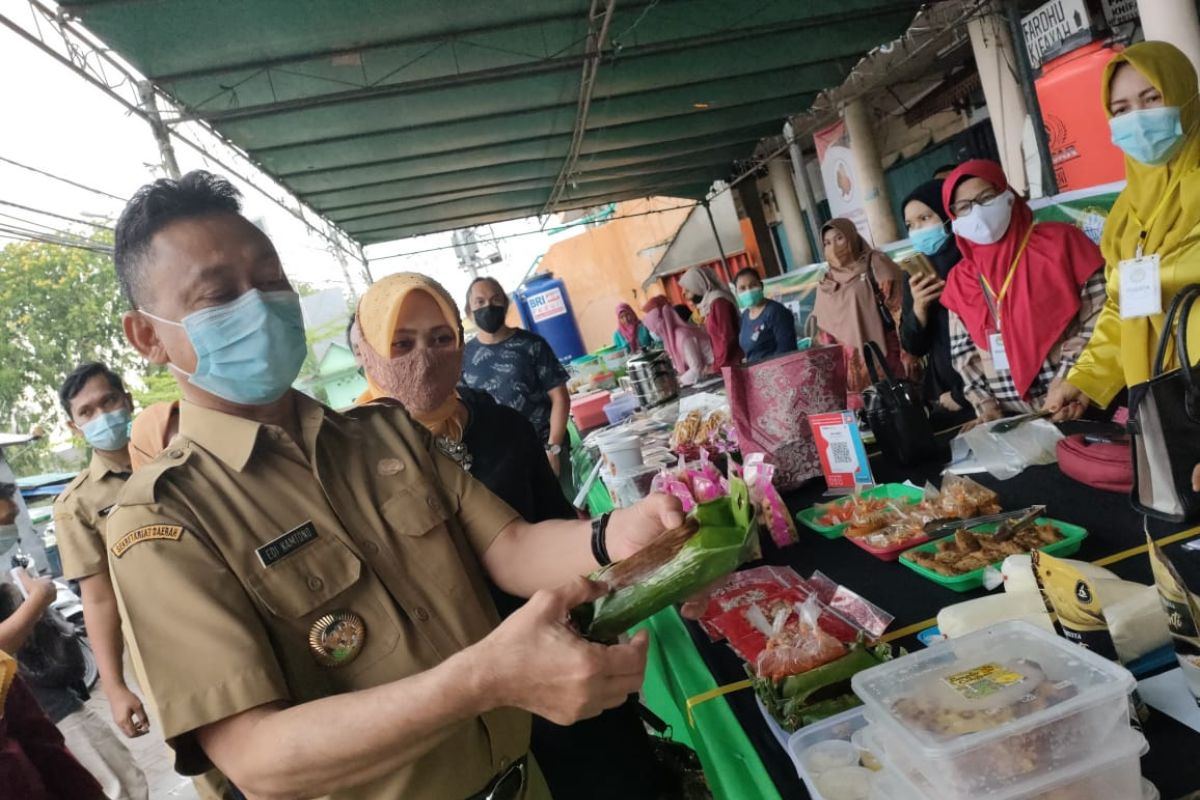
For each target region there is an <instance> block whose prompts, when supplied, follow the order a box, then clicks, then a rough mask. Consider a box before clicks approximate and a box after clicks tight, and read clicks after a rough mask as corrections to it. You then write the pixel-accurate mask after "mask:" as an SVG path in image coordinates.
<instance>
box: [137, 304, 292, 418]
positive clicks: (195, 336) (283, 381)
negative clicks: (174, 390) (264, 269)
mask: <svg viewBox="0 0 1200 800" xmlns="http://www.w3.org/2000/svg"><path fill="white" fill-rule="evenodd" d="M142 313H143V314H145V315H146V316H148V317H150V318H151V319H155V320H158V321H159V322H165V323H166V324H168V325H178V326H179V327H181V328H183V329H184V330H185V331H187V335H188V340H189V341H190V342H191V343H192V348H193V349H194V350H195V351H196V369H195V370H194V371H193V372H190V373H188V372H184V371H183V370H181V369H179V368H178V367H175V366H174V365H172V367H173V368H174V369H176V370H177V371H179V372H180V373H182V374H183V375H186V376H187V379H188V383H190V384H191V385H193V386H195V387H196V388H198V389H203V390H204V391H206V392H208V393H209V394H212V395H216V396H217V397H220V398H221V399H223V400H227V401H229V402H230V403H237V404H238V405H243V406H261V405H266V404H267V403H273V402H275V401H276V400H278V399H279V398H280V397H283V395H284V394H285V393H286V392H287V390H288V389H289V388H290V387H291V385H292V382H293V381H295V380H296V376H297V375H299V374H300V367H301V366H302V365H303V364H304V358H305V356H306V355H307V354H308V345H307V343H306V341H305V339H304V316H303V314H301V312H300V297H299V295H297V294H296V293H295V292H292V291H281V292H260V291H259V290H258V289H251V290H250V291H248V292H246V293H245V294H243V295H242V296H241V297H239V298H238V299H236V300H234V301H233V302H231V303H226V304H225V305H222V306H213V307H212V308H205V309H202V310H200V311H197V312H195V313H192V314H188V315H187V316H186V317H184V318H183V320H182V321H181V322H175V321H173V320H169V319H163V318H161V317H156V316H154V315H153V314H150V313H147V312H145V311H143V312H142Z"/></svg>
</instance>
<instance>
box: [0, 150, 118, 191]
mask: <svg viewBox="0 0 1200 800" xmlns="http://www.w3.org/2000/svg"><path fill="white" fill-rule="evenodd" d="M0 161H3V162H4V163H6V164H12V165H13V166H14V167H20V168H21V169H24V170H29V171H30V172H36V173H37V174H38V175H44V176H45V177H47V178H52V179H53V180H56V181H61V182H62V183H65V184H68V185H70V186H74V187H75V188H76V189H83V190H84V191H87V192H92V193H93V194H98V195H101V196H102V197H108V198H111V199H113V200H116V201H118V202H121V203H124V202H125V201H126V200H127V199H128V198H125V197H118V196H117V195H115V194H112V193H111V192H106V191H104V190H103V189H96V188H94V187H91V186H85V185H84V184H82V183H79V182H77V181H73V180H71V179H70V178H64V177H62V176H61V175H55V174H54V173H53V172H47V171H46V170H44V169H38V168H37V167H31V166H29V165H28V164H22V163H21V162H20V161H13V160H12V159H11V158H5V157H4V156H0Z"/></svg>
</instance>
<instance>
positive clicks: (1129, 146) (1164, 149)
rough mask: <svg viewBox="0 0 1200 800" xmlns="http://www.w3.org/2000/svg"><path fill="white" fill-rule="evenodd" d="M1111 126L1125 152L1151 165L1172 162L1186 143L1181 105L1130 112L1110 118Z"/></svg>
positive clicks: (1113, 138)
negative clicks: (1180, 113)
mask: <svg viewBox="0 0 1200 800" xmlns="http://www.w3.org/2000/svg"><path fill="white" fill-rule="evenodd" d="M1108 127H1109V131H1110V132H1111V133H1112V143H1113V144H1115V145H1116V146H1117V147H1119V148H1121V149H1122V150H1124V151H1125V155H1127V156H1129V157H1130V158H1132V159H1134V160H1135V161H1140V162H1142V163H1143V164H1147V165H1149V166H1152V167H1153V166H1159V165H1161V164H1165V163H1167V162H1168V161H1170V160H1171V158H1172V156H1174V155H1175V153H1176V151H1177V150H1178V149H1179V145H1180V144H1181V143H1182V142H1183V124H1182V123H1181V122H1180V120H1179V106H1161V107H1159V108H1144V109H1142V110H1140V111H1128V112H1126V113H1124V114H1121V115H1120V116H1116V117H1112V118H1111V119H1109V121H1108Z"/></svg>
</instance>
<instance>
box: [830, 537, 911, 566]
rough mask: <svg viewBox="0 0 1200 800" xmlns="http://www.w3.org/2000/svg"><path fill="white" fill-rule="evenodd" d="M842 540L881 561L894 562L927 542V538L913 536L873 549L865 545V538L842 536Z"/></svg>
mask: <svg viewBox="0 0 1200 800" xmlns="http://www.w3.org/2000/svg"><path fill="white" fill-rule="evenodd" d="M842 538H844V539H846V541H848V542H850V543H851V544H854V545H856V546H858V547H861V548H862V549H863V550H866V551H867V552H868V553H870V554H871V555H873V556H875V557H876V558H878V559H879V560H881V561H895V560H896V559H897V558H899V557H900V554H901V553H903V552H905V551H906V550H912V549H914V548H915V547H918V546H919V545H923V544H925V543H927V542H928V541H929V537H928V536H914V537H913V538H911V539H909V540H908V541H906V542H902V543H900V544H894V545H892V546H891V547H873V546H871V545H869V544H867V537H865V536H843V537H842Z"/></svg>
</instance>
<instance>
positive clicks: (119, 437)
mask: <svg viewBox="0 0 1200 800" xmlns="http://www.w3.org/2000/svg"><path fill="white" fill-rule="evenodd" d="M132 425H133V417H132V416H131V415H130V413H129V409H127V408H118V409H117V410H116V411H109V412H108V413H107V414H101V415H100V416H98V417H96V418H95V419H92V420H90V421H89V422H88V423H87V424H85V425H81V426H80V428H79V430H80V432H82V433H83V438H84V439H86V440H87V443H88V444H90V445H91V446H92V447H94V448H96V449H97V450H120V449H121V448H122V447H124V446H125V445H127V444H129V429H130V428H131V427H132Z"/></svg>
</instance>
